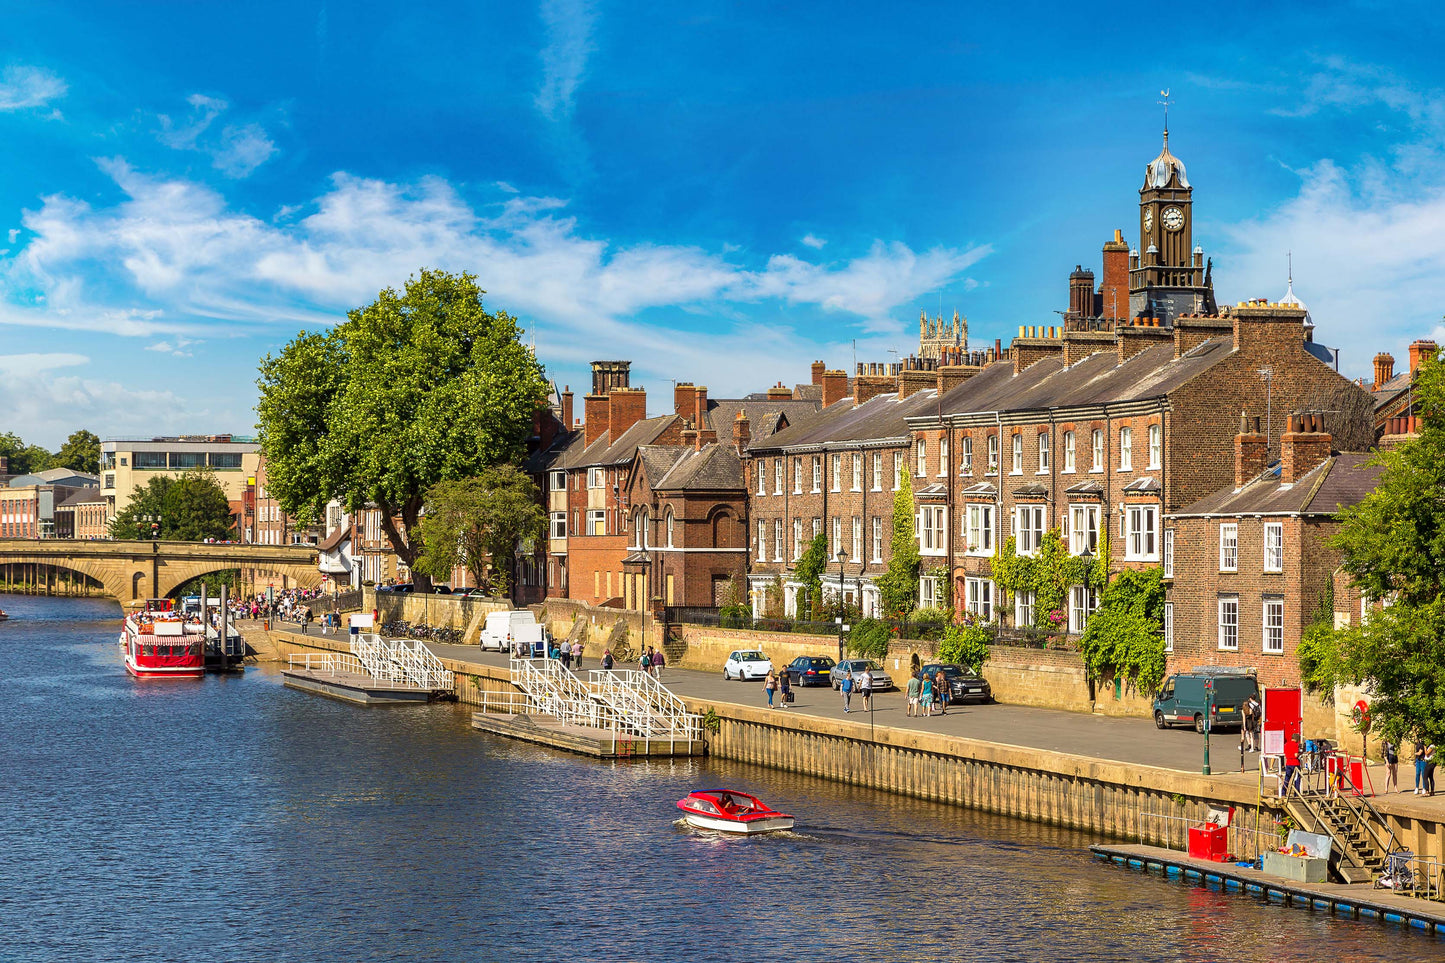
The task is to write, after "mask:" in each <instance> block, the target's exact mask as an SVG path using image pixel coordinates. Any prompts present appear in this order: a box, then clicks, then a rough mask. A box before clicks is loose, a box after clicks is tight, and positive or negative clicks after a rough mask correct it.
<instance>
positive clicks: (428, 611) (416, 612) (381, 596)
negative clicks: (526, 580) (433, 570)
mask: <svg viewBox="0 0 1445 963" xmlns="http://www.w3.org/2000/svg"><path fill="white" fill-rule="evenodd" d="M361 607H362V611H364V612H371V611H376V613H377V618H378V619H379V620H380V621H382V622H394V621H397V620H401V621H404V622H410V623H412V624H413V625H417V624H423V623H424V624H426V625H430V626H433V627H437V626H446V627H448V628H453V629H460V630H461V631H462V633H463V634H462V641H463V642H464V643H475V642H476V641H477V639H478V637H479V636H480V634H481V630H482V625H483V624H484V623H485V622H486V619H487V613H489V612H505V611H507V610H508V609H510V608H511V607H512V606H511V605H510V604H508V603H507V602H501V601H499V602H488V601H485V600H482V599H464V598H462V597H461V596H458V595H417V594H415V593H413V592H378V591H376V589H374V588H371V587H369V586H368V587H366V588H364V589H363V590H362V602H361Z"/></svg>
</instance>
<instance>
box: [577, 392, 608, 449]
mask: <svg viewBox="0 0 1445 963" xmlns="http://www.w3.org/2000/svg"><path fill="white" fill-rule="evenodd" d="M582 418H583V419H584V421H583V425H582V440H583V442H584V443H585V444H588V445H590V444H592V443H593V442H594V441H596V440H597V439H598V438H601V437H602V436H603V435H604V434H606V433H607V395H584V396H583V397H582Z"/></svg>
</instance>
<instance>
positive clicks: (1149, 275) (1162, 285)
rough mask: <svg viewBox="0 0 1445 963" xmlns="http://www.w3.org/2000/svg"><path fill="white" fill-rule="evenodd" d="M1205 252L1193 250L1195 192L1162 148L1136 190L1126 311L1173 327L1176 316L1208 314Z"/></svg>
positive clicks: (1210, 308) (1180, 167)
mask: <svg viewBox="0 0 1445 963" xmlns="http://www.w3.org/2000/svg"><path fill="white" fill-rule="evenodd" d="M1209 273H1210V272H1209V270H1208V269H1207V267H1206V266H1205V263H1204V251H1203V249H1202V248H1198V247H1195V246H1194V189H1193V188H1192V187H1191V186H1190V185H1189V177H1188V175H1186V174H1185V171H1184V162H1183V161H1181V160H1180V159H1179V158H1177V157H1175V156H1174V155H1173V154H1172V153H1170V151H1169V128H1168V126H1167V125H1166V126H1165V128H1164V147H1163V149H1162V150H1161V151H1160V152H1159V156H1158V157H1156V158H1154V159H1153V160H1152V161H1150V162H1149V163H1148V165H1146V166H1145V168H1144V186H1143V187H1141V188H1139V247H1138V249H1136V250H1135V251H1133V252H1131V253H1130V255H1129V313H1130V315H1131V316H1133V317H1141V316H1142V317H1154V318H1159V319H1160V320H1161V321H1162V322H1163V323H1164V324H1166V325H1172V324H1173V323H1174V319H1175V318H1176V317H1178V316H1179V315H1181V314H1213V313H1215V312H1216V311H1217V308H1216V306H1215V303H1214V288H1213V284H1212V282H1211V279H1210V277H1209Z"/></svg>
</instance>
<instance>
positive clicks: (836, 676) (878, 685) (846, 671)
mask: <svg viewBox="0 0 1445 963" xmlns="http://www.w3.org/2000/svg"><path fill="white" fill-rule="evenodd" d="M864 669H869V670H871V671H872V673H873V691H874V692H883V691H884V690H886V689H891V688H893V680H892V679H891V678H889V676H888V673H887V672H884V671H883V670H882V669H880V668H879V667H878V663H876V662H874V661H873V660H871V659H844V660H843V661H842V662H839V663H838V664H837V665H835V666H833V671H832V672H829V673H828V678H829V680H830V681H832V683H833V688H834V689H837V688H839V687H840V686H841V685H842V684H843V676H845V675H851V676H852V677H853V691H854V692H857V691H858V689H859V687H860V685H861V684H862V679H863V670H864Z"/></svg>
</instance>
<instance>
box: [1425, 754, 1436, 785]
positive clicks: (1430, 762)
mask: <svg viewBox="0 0 1445 963" xmlns="http://www.w3.org/2000/svg"><path fill="white" fill-rule="evenodd" d="M1425 795H1427V796H1433V795H1435V743H1433V742H1432V743H1430V744H1429V745H1428V746H1426V747H1425Z"/></svg>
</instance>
